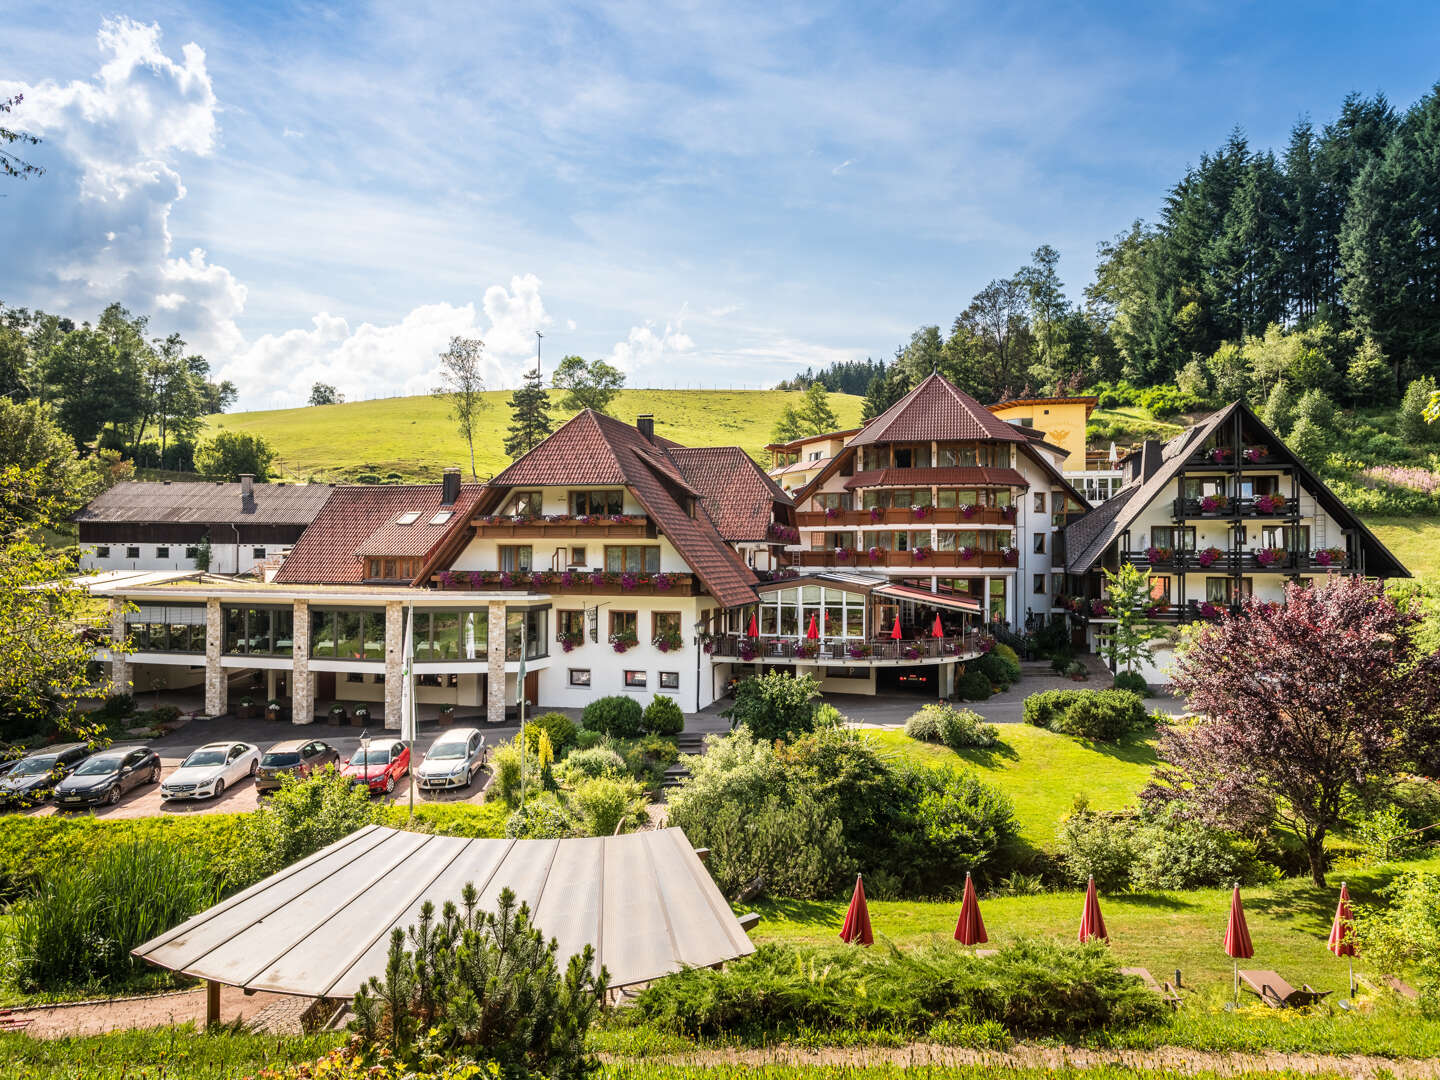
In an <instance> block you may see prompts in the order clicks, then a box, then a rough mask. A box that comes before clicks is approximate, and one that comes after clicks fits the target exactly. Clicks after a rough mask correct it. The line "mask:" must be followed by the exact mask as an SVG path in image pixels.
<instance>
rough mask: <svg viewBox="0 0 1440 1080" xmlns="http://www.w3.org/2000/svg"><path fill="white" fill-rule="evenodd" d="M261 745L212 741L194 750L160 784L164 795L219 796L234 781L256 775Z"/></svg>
mask: <svg viewBox="0 0 1440 1080" xmlns="http://www.w3.org/2000/svg"><path fill="white" fill-rule="evenodd" d="M259 768H260V748H259V747H258V746H256V745H255V744H254V743H245V742H237V743H231V742H212V743H207V744H206V745H204V746H202V747H200V749H198V750H194V751H191V753H190V756H189V757H187V758H186V759H185V760H184V761H182V762H181V763H180V767H179V768H178V769H176V770H175V771H174V772H173V773H171V774H170V775H169V776H167V777H166V778H165V780H164V782H163V783H162V784H161V785H160V798H162V799H167V800H169V799H204V798H209V797H213V796H218V795H220V794H221V792H223V791H224V790H225V788H226V787H227V786H229V785H230V784H234V783H237V782H239V781H241V780H244V779H245V777H247V776H254V775H255V773H256V771H257V770H258V769H259Z"/></svg>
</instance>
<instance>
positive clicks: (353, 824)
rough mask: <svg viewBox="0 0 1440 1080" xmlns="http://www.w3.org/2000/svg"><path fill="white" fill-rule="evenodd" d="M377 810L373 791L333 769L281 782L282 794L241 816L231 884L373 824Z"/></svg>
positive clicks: (232, 857) (256, 877)
mask: <svg viewBox="0 0 1440 1080" xmlns="http://www.w3.org/2000/svg"><path fill="white" fill-rule="evenodd" d="M378 811H379V806H378V804H376V803H373V802H371V800H370V792H369V791H367V790H366V789H365V788H364V787H361V786H359V785H356V784H352V783H351V782H350V780H349V778H348V777H344V776H341V775H340V774H339V773H337V772H336V771H335V770H334V769H325V770H324V771H322V772H319V773H316V774H315V775H314V776H310V777H306V778H305V779H303V780H302V779H299V778H297V777H295V776H285V777H282V778H281V781H280V789H279V790H278V791H276V792H275V793H274V794H273V795H272V796H270V798H268V799H266V800H264V801H263V802H261V803H260V804H259V805H258V806H257V807H256V808H255V810H253V811H252V812H251V813H249V814H245V815H243V816H242V817H241V823H240V828H239V830H238V832H239V835H238V836H237V838H236V840H237V843H236V847H235V850H234V851H233V852H231V853H230V860H229V862H230V866H229V884H230V885H231V886H232V887H234V888H241V887H244V886H246V885H249V884H252V883H253V882H256V881H259V880H260V879H261V878H263V877H266V876H268V875H270V874H273V873H275V872H276V871H277V870H283V869H285V867H287V866H289V865H290V864H291V863H293V862H297V861H299V860H300V859H303V858H305V857H306V856H307V855H311V854H314V853H315V852H317V851H319V850H320V849H321V848H323V847H325V846H326V845H327V844H333V843H334V842H335V841H336V840H339V839H341V838H342V837H346V836H349V835H350V834H351V833H352V832H354V831H355V830H356V829H361V828H364V827H365V826H366V825H369V824H372V823H373V822H374V821H376V819H377V816H378Z"/></svg>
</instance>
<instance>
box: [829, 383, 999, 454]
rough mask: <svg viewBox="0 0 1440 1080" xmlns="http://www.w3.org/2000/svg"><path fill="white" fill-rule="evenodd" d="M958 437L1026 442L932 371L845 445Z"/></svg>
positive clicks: (993, 415)
mask: <svg viewBox="0 0 1440 1080" xmlns="http://www.w3.org/2000/svg"><path fill="white" fill-rule="evenodd" d="M958 439H999V440H1002V441H1004V442H1024V441H1026V440H1025V436H1024V435H1022V434H1020V432H1019V431H1017V430H1016V429H1015V427H1014V425H1012V424H1007V423H1006V422H1005V421H1004V420H1001V419H1000V418H999V417H998V416H996V415H995V414H994V413H992V412H991V411H990V410H989V409H987V408H986V407H985V406H984V405H981V404H980V402H978V401H976V400H975V399H974V398H973V397H971V396H970V395H969V394H967V393H965V391H963V390H961V389H960V388H959V387H958V386H956V385H955V384H954V383H952V382H950V381H949V380H948V379H946V378H945V377H944V376H942V375H939V374H935V375H930V376H927V377H926V378H925V380H924V381H923V382H921V383H920V385H919V386H917V387H915V389H914V390H911V391H910V392H909V393H908V394H906V395H905V396H904V397H903V398H901V399H900V400H899V401H897V402H896V403H895V404H894V405H891V406H890V408H888V409H886V410H885V411H884V412H883V413H881V414H880V415H879V416H877V417H875V419H873V420H871V421H870V422H869V423H868V424H866V425H865V426H864V427H863V428H862V429H861V430H860V434H859V435H856V436H855V438H853V439H851V440H850V443H849V445H851V446H869V445H871V444H872V443H893V442H926V441H931V440H933V441H936V442H951V441H954V440H958Z"/></svg>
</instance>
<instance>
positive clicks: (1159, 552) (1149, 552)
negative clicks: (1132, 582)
mask: <svg viewBox="0 0 1440 1080" xmlns="http://www.w3.org/2000/svg"><path fill="white" fill-rule="evenodd" d="M1174 557H1175V552H1174V551H1172V550H1171V549H1170V548H1168V547H1156V546H1155V545H1154V544H1151V545H1150V546H1149V547H1147V548H1146V549H1145V558H1146V559H1148V560H1149V561H1150V563H1151V564H1152V565H1158V564H1162V563H1168V562H1170V561H1171V560H1172V559H1173V558H1174Z"/></svg>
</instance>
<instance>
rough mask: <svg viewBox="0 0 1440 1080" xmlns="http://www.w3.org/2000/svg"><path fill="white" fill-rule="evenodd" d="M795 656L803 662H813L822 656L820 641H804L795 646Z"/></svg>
mask: <svg viewBox="0 0 1440 1080" xmlns="http://www.w3.org/2000/svg"><path fill="white" fill-rule="evenodd" d="M795 655H796V656H798V657H800V659H802V660H813V659H815V657H817V656H819V655H820V643H819V642H818V641H802V642H800V643H799V644H798V645H796V646H795Z"/></svg>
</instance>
